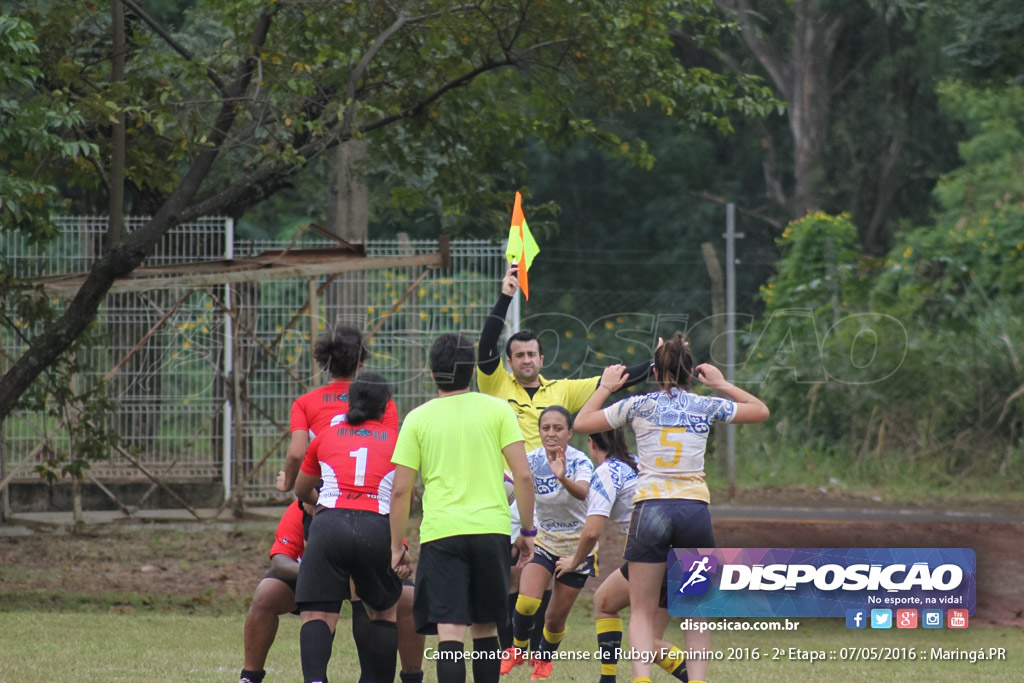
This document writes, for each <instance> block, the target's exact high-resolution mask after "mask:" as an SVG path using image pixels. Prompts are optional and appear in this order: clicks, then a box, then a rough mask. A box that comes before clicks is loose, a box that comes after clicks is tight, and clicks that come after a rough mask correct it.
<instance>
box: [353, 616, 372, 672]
mask: <svg viewBox="0 0 1024 683" xmlns="http://www.w3.org/2000/svg"><path fill="white" fill-rule="evenodd" d="M369 638H370V616H369V615H368V614H367V613H366V607H364V606H363V601H362V600H353V601H352V641H353V642H354V643H355V644H356V655H357V656H358V657H359V680H360V682H361V683H367V682H368V681H373V666H372V664H371V657H370V654H369V649H370V640H369Z"/></svg>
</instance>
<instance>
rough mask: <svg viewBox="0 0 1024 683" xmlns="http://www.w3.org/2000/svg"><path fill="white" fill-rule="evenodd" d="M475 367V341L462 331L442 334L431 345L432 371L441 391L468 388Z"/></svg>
mask: <svg viewBox="0 0 1024 683" xmlns="http://www.w3.org/2000/svg"><path fill="white" fill-rule="evenodd" d="M475 367H476V351H475V350H474V349H473V341H472V340H471V339H470V338H469V337H467V336H466V335H464V334H462V333H459V334H455V333H452V332H448V333H446V334H442V335H441V336H440V337H438V338H437V339H435V340H434V345H433V346H431V347H430V372H431V374H433V375H434V382H436V383H437V388H438V389H440V390H441V391H460V390H462V389H468V388H469V382H470V381H471V380H472V379H473V368H475Z"/></svg>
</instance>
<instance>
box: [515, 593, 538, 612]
mask: <svg viewBox="0 0 1024 683" xmlns="http://www.w3.org/2000/svg"><path fill="white" fill-rule="evenodd" d="M539 609H540V598H531V597H530V596H529V595H523V594H522V593H520V594H519V597H518V598H516V611H517V612H519V613H520V614H525V615H526V616H528V617H531V616H533V615H534V614H536V613H537V610H539Z"/></svg>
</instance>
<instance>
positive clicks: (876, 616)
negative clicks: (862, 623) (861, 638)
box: [871, 609, 892, 628]
mask: <svg viewBox="0 0 1024 683" xmlns="http://www.w3.org/2000/svg"><path fill="white" fill-rule="evenodd" d="M871 628H892V610H891V609H873V610H871Z"/></svg>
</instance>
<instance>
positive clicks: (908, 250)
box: [903, 247, 914, 258]
mask: <svg viewBox="0 0 1024 683" xmlns="http://www.w3.org/2000/svg"><path fill="white" fill-rule="evenodd" d="M913 253H914V248H913V247H907V248H906V249H904V250H903V258H910V255H911V254H913Z"/></svg>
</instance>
